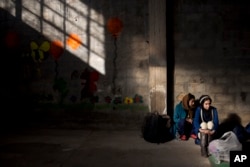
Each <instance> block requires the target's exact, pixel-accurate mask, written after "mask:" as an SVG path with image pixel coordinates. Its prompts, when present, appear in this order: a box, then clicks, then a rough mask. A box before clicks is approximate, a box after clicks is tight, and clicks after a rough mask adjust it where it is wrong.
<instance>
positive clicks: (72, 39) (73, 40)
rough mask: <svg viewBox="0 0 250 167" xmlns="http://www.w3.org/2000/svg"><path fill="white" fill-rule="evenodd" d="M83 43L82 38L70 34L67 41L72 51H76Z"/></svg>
mask: <svg viewBox="0 0 250 167" xmlns="http://www.w3.org/2000/svg"><path fill="white" fill-rule="evenodd" d="M81 43H82V41H81V38H80V37H79V36H78V35H77V34H73V33H72V34H70V35H69V37H68V39H67V45H68V46H70V47H71V48H72V49H74V50H76V49H77V48H78V47H79V46H80V45H81Z"/></svg>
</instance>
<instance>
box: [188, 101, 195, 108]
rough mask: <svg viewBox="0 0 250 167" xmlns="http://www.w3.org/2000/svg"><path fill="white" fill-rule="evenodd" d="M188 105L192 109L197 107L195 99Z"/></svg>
mask: <svg viewBox="0 0 250 167" xmlns="http://www.w3.org/2000/svg"><path fill="white" fill-rule="evenodd" d="M188 105H189V106H190V107H191V108H193V107H195V99H190V100H189V104H188Z"/></svg>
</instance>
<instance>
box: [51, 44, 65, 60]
mask: <svg viewBox="0 0 250 167" xmlns="http://www.w3.org/2000/svg"><path fill="white" fill-rule="evenodd" d="M63 51H64V48H63V43H62V42H61V41H59V40H54V41H52V42H51V44H50V51H49V52H50V54H51V56H52V57H53V59H54V60H55V61H57V60H58V59H59V58H60V57H61V56H62V54H63Z"/></svg>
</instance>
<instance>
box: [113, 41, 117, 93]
mask: <svg viewBox="0 0 250 167" xmlns="http://www.w3.org/2000/svg"><path fill="white" fill-rule="evenodd" d="M116 41H117V38H116V37H114V46H115V50H114V58H113V67H114V69H113V78H112V92H113V95H115V94H116V78H117V66H116V59H117V43H116Z"/></svg>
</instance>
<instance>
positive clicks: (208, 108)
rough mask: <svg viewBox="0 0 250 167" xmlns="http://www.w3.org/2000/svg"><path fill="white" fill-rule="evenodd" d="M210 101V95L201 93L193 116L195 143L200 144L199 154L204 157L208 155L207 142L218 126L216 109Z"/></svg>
mask: <svg viewBox="0 0 250 167" xmlns="http://www.w3.org/2000/svg"><path fill="white" fill-rule="evenodd" d="M211 103H212V99H211V98H210V96H208V95H202V96H201V97H200V99H199V104H200V105H199V106H198V107H197V109H196V111H195V117H194V132H195V134H196V135H197V136H198V138H197V139H196V144H200V146H201V156H204V157H208V149H207V147H208V144H209V142H210V141H211V140H212V139H213V135H214V134H215V132H216V130H217V129H218V126H219V119H218V112H217V109H216V108H215V107H213V106H212V105H211Z"/></svg>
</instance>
